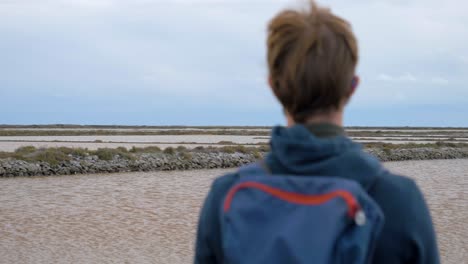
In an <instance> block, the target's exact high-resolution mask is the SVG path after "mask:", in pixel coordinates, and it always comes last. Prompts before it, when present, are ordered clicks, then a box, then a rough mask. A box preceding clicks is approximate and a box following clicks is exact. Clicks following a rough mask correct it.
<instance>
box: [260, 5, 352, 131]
mask: <svg viewBox="0 0 468 264" xmlns="http://www.w3.org/2000/svg"><path fill="white" fill-rule="evenodd" d="M267 45H268V67H269V73H270V84H271V86H272V89H273V92H274V94H275V95H276V97H277V98H278V100H279V101H280V102H281V104H282V105H283V107H284V108H285V110H286V111H287V113H288V114H289V115H290V116H291V117H292V118H293V119H294V121H295V122H297V123H304V122H306V121H307V119H308V118H309V117H310V116H313V115H316V114H323V113H327V112H329V111H336V110H339V109H340V108H341V107H342V106H343V105H344V103H345V102H346V101H347V99H348V98H349V96H350V95H351V93H352V88H351V87H352V82H353V78H354V74H355V68H356V64H357V62H358V47H357V40H356V38H355V36H354V34H353V32H352V29H351V26H350V25H349V23H348V22H346V21H345V20H343V19H342V18H340V17H338V16H336V15H334V14H332V13H331V11H330V10H329V9H326V8H322V7H319V6H317V4H315V2H314V1H311V2H310V9H308V10H285V11H282V12H280V13H279V14H278V15H277V16H275V17H274V18H273V19H272V20H271V22H270V24H269V27H268V40H267Z"/></svg>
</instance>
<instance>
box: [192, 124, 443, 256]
mask: <svg viewBox="0 0 468 264" xmlns="http://www.w3.org/2000/svg"><path fill="white" fill-rule="evenodd" d="M270 144H271V152H270V153H269V154H268V155H267V157H266V158H265V162H266V164H267V166H268V167H269V168H270V169H271V171H272V173H273V174H294V175H304V177H313V176H330V177H332V176H339V177H342V178H347V179H353V180H355V181H357V182H359V183H360V184H361V185H362V186H363V187H364V188H366V190H368V193H369V195H370V196H371V197H372V198H373V199H374V200H375V201H376V202H377V203H378V204H379V206H380V207H381V209H382V211H383V212H384V215H385V225H384V228H383V231H382V234H381V236H380V238H379V241H378V243H377V245H376V251H375V253H374V261H373V263H380V264H385V263H389V264H398V263H439V253H438V249H437V242H436V237H435V233H434V227H433V224H432V220H431V216H430V214H429V210H428V208H427V205H426V202H425V201H424V197H423V195H422V193H421V191H420V190H419V188H418V187H417V185H416V183H415V182H414V181H413V180H411V179H409V178H406V177H402V176H397V175H394V174H392V173H390V172H389V171H387V170H386V169H385V168H383V166H382V165H381V164H380V162H379V161H378V160H377V159H375V158H374V157H372V156H370V155H369V154H366V153H365V152H363V150H362V147H361V146H360V145H359V144H357V143H354V142H353V141H351V140H350V139H349V138H347V137H346V136H345V135H344V134H343V135H337V136H334V137H329V138H323V137H317V133H316V134H315V135H314V134H312V133H311V132H310V131H309V130H308V129H307V128H306V127H305V126H303V125H296V126H293V127H291V128H284V127H276V128H274V129H273V132H272V138H271V142H270ZM305 175H307V176H305ZM236 177H239V176H238V175H237V174H235V173H233V174H228V175H225V176H223V177H220V178H218V179H216V180H215V181H214V183H213V185H212V187H211V190H210V192H209V194H208V196H207V198H206V201H205V204H204V206H203V209H202V211H201V215H200V220H199V225H198V233H197V241H196V252H195V263H200V264H205V263H206V264H209V263H223V251H222V245H221V230H220V222H219V221H220V210H221V207H222V206H221V205H222V203H223V200H224V197H225V195H226V193H227V192H228V190H229V189H230V188H231V187H232V185H233V184H234V182H235V181H236V179H237V178H236Z"/></svg>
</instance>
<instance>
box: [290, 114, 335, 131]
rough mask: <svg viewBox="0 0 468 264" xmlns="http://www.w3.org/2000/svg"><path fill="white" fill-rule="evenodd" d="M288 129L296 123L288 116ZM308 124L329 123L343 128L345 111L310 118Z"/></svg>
mask: <svg viewBox="0 0 468 264" xmlns="http://www.w3.org/2000/svg"><path fill="white" fill-rule="evenodd" d="M286 119H287V123H288V127H291V126H294V125H295V124H296V122H295V121H294V119H293V118H292V117H291V116H290V115H289V114H288V115H286ZM305 123H306V124H321V123H328V124H333V125H337V126H340V127H342V126H343V111H336V112H331V113H327V114H320V115H314V116H311V117H309V118H308V119H307V120H306V122H305Z"/></svg>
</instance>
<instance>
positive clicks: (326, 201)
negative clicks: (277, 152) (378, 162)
mask: <svg viewBox="0 0 468 264" xmlns="http://www.w3.org/2000/svg"><path fill="white" fill-rule="evenodd" d="M238 174H239V179H238V181H237V182H236V184H234V185H233V187H232V188H231V189H230V190H229V192H228V193H227V195H226V198H225V200H224V203H223V208H222V212H221V218H222V221H221V223H222V224H221V225H222V226H221V228H222V243H223V252H224V260H225V263H229V264H238V263H242V264H263V263H268V264H274V263H287V264H294V263H298V264H299V263H300V264H302V263H314V264H321V263H327V264H328V263H347V264H358V263H359V264H360V263H370V262H371V260H372V253H373V251H374V247H375V244H376V240H377V238H378V235H379V233H380V231H381V229H382V226H383V222H384V216H383V213H382V211H381V209H380V208H379V206H378V205H377V204H376V203H375V202H374V201H373V200H372V198H370V197H369V195H368V194H367V193H366V191H365V190H364V189H363V188H362V187H361V186H360V185H359V184H358V183H357V182H355V181H351V180H346V179H340V178H338V177H303V176H293V175H271V174H270V173H269V171H268V168H266V167H265V166H263V164H261V163H257V164H252V165H248V166H246V167H243V168H241V169H240V170H239V172H238Z"/></svg>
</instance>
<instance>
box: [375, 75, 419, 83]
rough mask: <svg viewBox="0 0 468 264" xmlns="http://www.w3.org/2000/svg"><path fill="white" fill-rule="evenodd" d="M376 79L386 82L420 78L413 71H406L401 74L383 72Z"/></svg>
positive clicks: (408, 80) (413, 80)
mask: <svg viewBox="0 0 468 264" xmlns="http://www.w3.org/2000/svg"><path fill="white" fill-rule="evenodd" d="M376 80H378V81H386V82H417V81H419V79H418V78H416V77H415V76H414V75H413V74H411V73H405V74H403V75H399V76H391V75H388V74H385V73H381V74H379V75H378V76H377V78H376Z"/></svg>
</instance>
